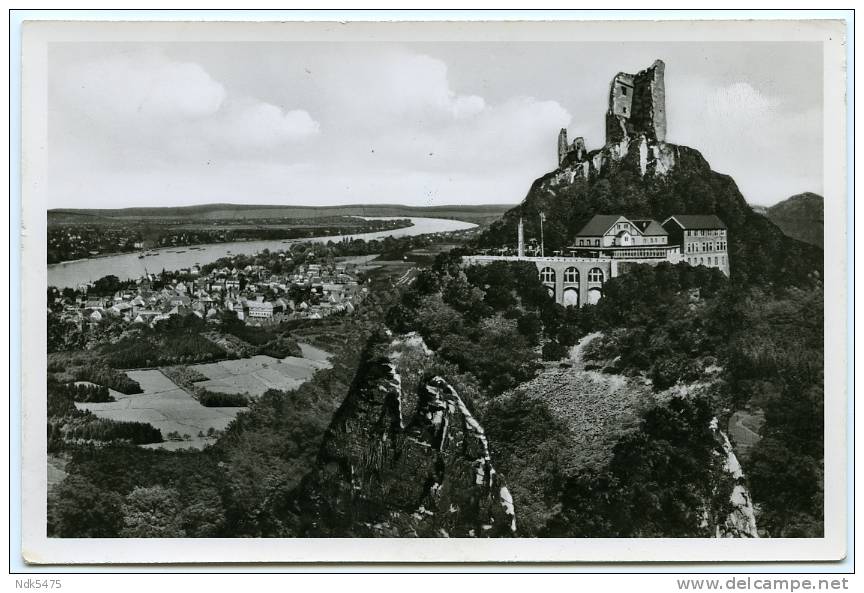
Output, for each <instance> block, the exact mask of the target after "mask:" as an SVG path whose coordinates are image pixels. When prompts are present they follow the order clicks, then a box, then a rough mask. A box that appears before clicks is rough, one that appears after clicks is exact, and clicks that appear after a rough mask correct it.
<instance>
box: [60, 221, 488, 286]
mask: <svg viewBox="0 0 864 593" xmlns="http://www.w3.org/2000/svg"><path fill="white" fill-rule="evenodd" d="M367 218H369V219H370V220H394V219H404V218H409V219H410V220H411V222H412V226H409V227H405V228H401V229H394V230H389V231H376V232H374V233H359V234H356V235H330V236H328V237H309V238H304V239H292V240H270V241H234V242H231V243H210V244H207V245H194V246H191V247H189V246H182V247H165V248H161V249H156V250H154V251H155V253H156V255H150V256H147V257H145V258H142V259H139V258H138V255H139V254H138V253H121V254H118V255H108V256H105V257H96V258H93V259H82V260H77V261H71V262H62V263H59V264H50V265H49V266H48V286H56V287H57V288H66V287H69V288H75V287H77V286H78V285H79V284H81V283H82V282H92V281H94V280H98V279H99V278H102V277H103V276H108V275H114V276H117V278H119V279H120V280H131V279H135V278H140V277H141V276H143V275H144V274H146V273H148V272H151V273H152V272H161V271H162V270H163V269H164V270H179V269H180V268H188V267H191V266H193V265H195V264H200V265H204V264H207V263H210V262H213V261H216V260H217V259H219V258H220V257H226V256H228V255H237V254H241V253H242V254H244V255H251V254H253V253H256V252H258V251H263V250H264V249H269V250H271V251H275V250H279V249H285V248H286V247H287V244H288V243H299V242H315V243H326V242H328V241H334V242H338V241H341V240H343V239H366V240H371V239H382V238H384V237H387V236H390V237H411V236H415V235H427V234H430V233H446V232H451V231H463V230H467V229H471V228H474V227H476V226H477V225H476V224H473V223H470V222H463V221H461V220H449V219H446V218H421V217H413V216H411V217H408V216H380V217H372V216H370V217H367ZM193 247H194V248H193Z"/></svg>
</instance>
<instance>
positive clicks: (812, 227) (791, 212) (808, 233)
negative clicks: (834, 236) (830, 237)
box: [766, 192, 825, 247]
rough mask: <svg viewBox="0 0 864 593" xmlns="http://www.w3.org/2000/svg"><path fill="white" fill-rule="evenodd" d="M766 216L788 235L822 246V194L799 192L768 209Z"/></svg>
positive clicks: (823, 214) (823, 222) (823, 215)
mask: <svg viewBox="0 0 864 593" xmlns="http://www.w3.org/2000/svg"><path fill="white" fill-rule="evenodd" d="M766 216H767V217H768V218H769V219H770V220H771V222H773V223H774V224H776V225H777V226H778V227H780V230H782V231H783V232H784V233H785V234H786V235H788V236H789V237H792V238H793V239H798V240H799V241H804V242H805V243H810V244H811V245H818V246H819V247H822V240H823V234H824V227H825V205H824V200H823V199H822V196H820V195H818V194H814V193H810V192H806V193H803V194H797V195H794V196H792V197H791V198H789V199H787V200H783V201H782V202H780V203H779V204H774V205H773V206H771V207H770V208H768V209H767V212H766Z"/></svg>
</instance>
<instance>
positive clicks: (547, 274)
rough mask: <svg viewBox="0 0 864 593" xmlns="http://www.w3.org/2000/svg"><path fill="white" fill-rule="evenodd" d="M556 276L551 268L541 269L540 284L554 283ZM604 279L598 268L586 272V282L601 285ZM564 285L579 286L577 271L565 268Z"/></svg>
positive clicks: (601, 271)
mask: <svg viewBox="0 0 864 593" xmlns="http://www.w3.org/2000/svg"><path fill="white" fill-rule="evenodd" d="M555 278H556V274H555V270H553V269H552V268H543V269H542V270H540V281H541V282H555ZM604 279H605V275H604V274H603V270H601V269H600V268H591V269H590V270H588V282H589V283H596V284H602V283H603V281H604ZM564 283H565V284H579V270H577V269H576V268H567V269H566V270H564Z"/></svg>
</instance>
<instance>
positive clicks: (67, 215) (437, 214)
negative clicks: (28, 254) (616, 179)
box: [48, 204, 513, 224]
mask: <svg viewBox="0 0 864 593" xmlns="http://www.w3.org/2000/svg"><path fill="white" fill-rule="evenodd" d="M512 206H513V205H512V204H479V205H444V206H403V205H400V204H347V205H342V206H279V205H252V204H202V205H199V206H180V207H162V208H122V209H73V208H62V209H55V210H49V211H48V223H49V224H64V223H66V224H68V223H86V222H90V223H94V224H100V223H105V222H128V221H135V220H164V219H188V218H194V219H196V220H241V219H243V218H283V217H285V218H318V217H323V216H424V217H431V218H458V219H461V220H465V221H468V222H478V221H480V222H482V221H484V220H494V219H496V218H498V217H500V216H501V215H502V214H503V213H504V212H506V211H507V210H508V209H509V208H511V207H512Z"/></svg>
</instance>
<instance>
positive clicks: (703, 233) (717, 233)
mask: <svg viewBox="0 0 864 593" xmlns="http://www.w3.org/2000/svg"><path fill="white" fill-rule="evenodd" d="M684 234H685V235H687V236H688V237H725V236H726V229H699V230H696V231H693V230H690V231H684Z"/></svg>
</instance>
